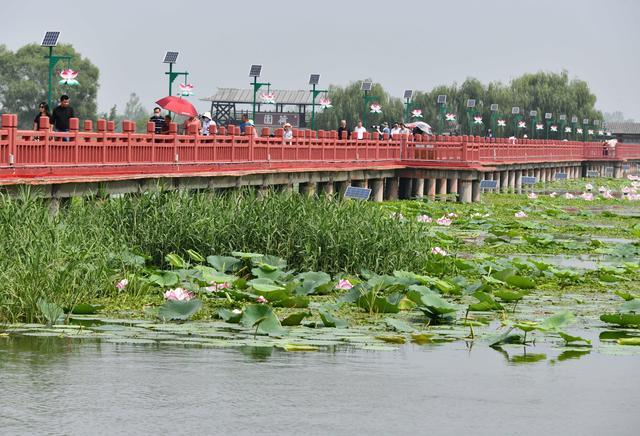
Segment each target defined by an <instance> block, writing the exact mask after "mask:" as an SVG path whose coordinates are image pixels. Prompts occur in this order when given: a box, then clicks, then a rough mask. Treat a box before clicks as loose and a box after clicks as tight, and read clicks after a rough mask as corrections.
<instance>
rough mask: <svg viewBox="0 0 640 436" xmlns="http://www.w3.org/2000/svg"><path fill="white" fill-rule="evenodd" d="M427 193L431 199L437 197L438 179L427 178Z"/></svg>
mask: <svg viewBox="0 0 640 436" xmlns="http://www.w3.org/2000/svg"><path fill="white" fill-rule="evenodd" d="M427 195H428V196H429V200H435V199H436V179H427Z"/></svg>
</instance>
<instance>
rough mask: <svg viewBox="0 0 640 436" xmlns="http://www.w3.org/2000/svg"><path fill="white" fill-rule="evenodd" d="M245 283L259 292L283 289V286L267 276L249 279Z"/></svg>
mask: <svg viewBox="0 0 640 436" xmlns="http://www.w3.org/2000/svg"><path fill="white" fill-rule="evenodd" d="M247 284H248V285H249V286H251V287H252V288H253V289H255V290H256V291H259V292H273V291H284V290H285V289H284V287H282V286H280V285H279V284H277V283H276V282H275V281H273V280H271V279H267V278H259V279H253V280H249V281H248V282H247ZM285 294H286V293H285Z"/></svg>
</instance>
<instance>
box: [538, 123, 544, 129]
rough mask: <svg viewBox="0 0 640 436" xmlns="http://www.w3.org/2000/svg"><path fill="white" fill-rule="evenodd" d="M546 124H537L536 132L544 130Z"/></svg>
mask: <svg viewBox="0 0 640 436" xmlns="http://www.w3.org/2000/svg"><path fill="white" fill-rule="evenodd" d="M543 129H544V124H540V123H536V130H543Z"/></svg>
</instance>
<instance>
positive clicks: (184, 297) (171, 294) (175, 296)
mask: <svg viewBox="0 0 640 436" xmlns="http://www.w3.org/2000/svg"><path fill="white" fill-rule="evenodd" d="M164 298H165V299H166V300H169V301H189V300H191V299H192V298H193V294H192V293H191V292H189V291H187V290H186V289H184V288H175V289H169V290H168V291H167V292H165V293H164Z"/></svg>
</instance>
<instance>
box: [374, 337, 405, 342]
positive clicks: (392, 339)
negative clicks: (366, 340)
mask: <svg viewBox="0 0 640 436" xmlns="http://www.w3.org/2000/svg"><path fill="white" fill-rule="evenodd" d="M375 338H376V339H378V340H380V341H383V342H388V343H390V344H404V343H406V342H407V340H406V339H405V338H404V336H400V335H381V336H376V337H375Z"/></svg>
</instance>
